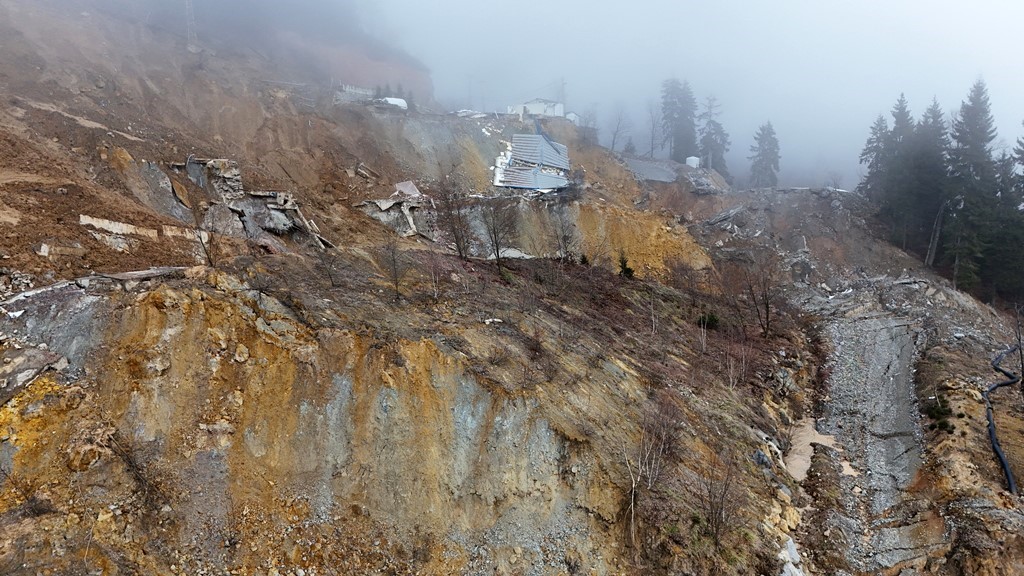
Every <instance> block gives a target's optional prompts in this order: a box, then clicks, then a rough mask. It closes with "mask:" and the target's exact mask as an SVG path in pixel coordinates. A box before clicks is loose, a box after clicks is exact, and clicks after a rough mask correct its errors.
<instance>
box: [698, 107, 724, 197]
mask: <svg viewBox="0 0 1024 576" xmlns="http://www.w3.org/2000/svg"><path fill="white" fill-rule="evenodd" d="M700 120H701V121H702V122H703V126H701V129H700V142H699V150H700V158H701V162H702V165H703V166H704V167H705V168H711V169H713V170H715V171H717V172H718V173H719V174H721V175H722V178H725V181H726V182H728V183H730V184H731V183H732V176H731V175H730V174H729V167H728V166H726V164H725V153H726V152H728V151H729V146H730V144H731V143H730V142H729V134H727V133H726V131H725V128H724V127H723V126H722V124H721V123H720V122H719V121H718V100H717V99H716V98H715V97H714V96H709V97H708V99H707V100H706V101H705V103H704V112H702V113H701V115H700Z"/></svg>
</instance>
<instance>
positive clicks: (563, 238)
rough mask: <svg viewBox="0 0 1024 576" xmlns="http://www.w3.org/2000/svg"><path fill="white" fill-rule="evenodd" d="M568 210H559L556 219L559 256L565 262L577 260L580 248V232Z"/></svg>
mask: <svg viewBox="0 0 1024 576" xmlns="http://www.w3.org/2000/svg"><path fill="white" fill-rule="evenodd" d="M567 210H568V208H563V209H561V210H559V211H558V213H557V214H556V216H555V221H554V235H555V246H556V247H557V249H558V258H559V260H561V261H563V262H566V261H570V262H571V261H575V260H576V254H577V253H579V250H580V239H579V232H578V231H577V230H576V224H575V223H573V221H572V218H571V217H570V215H569V214H568V212H567Z"/></svg>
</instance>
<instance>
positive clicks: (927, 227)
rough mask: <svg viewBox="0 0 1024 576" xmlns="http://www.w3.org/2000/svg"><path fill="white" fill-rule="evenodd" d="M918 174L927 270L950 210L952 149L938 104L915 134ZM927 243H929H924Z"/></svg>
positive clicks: (933, 103) (932, 262)
mask: <svg viewBox="0 0 1024 576" xmlns="http://www.w3.org/2000/svg"><path fill="white" fill-rule="evenodd" d="M914 138H915V140H916V144H915V147H914V149H915V157H914V167H915V173H916V188H917V189H916V194H915V206H916V209H917V211H918V213H919V214H920V215H921V218H922V219H923V222H924V231H923V233H922V238H921V243H922V244H923V243H924V242H927V248H925V252H924V254H925V261H924V263H925V266H928V267H931V266H933V265H934V263H935V258H936V256H937V254H938V248H939V238H941V235H942V224H943V220H944V219H945V214H946V211H947V210H948V207H949V201H950V198H949V190H950V186H949V169H948V159H947V158H946V151H947V150H948V149H949V132H948V131H947V129H946V120H945V114H943V112H942V107H941V106H939V103H938V101H936V100H934V99H933V100H932V104H931V106H929V107H928V109H927V110H925V112H924V116H922V117H921V120H920V121H919V122H918V123H917V128H916V130H915V132H914ZM925 239H927V240H925Z"/></svg>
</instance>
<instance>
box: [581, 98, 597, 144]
mask: <svg viewBox="0 0 1024 576" xmlns="http://www.w3.org/2000/svg"><path fill="white" fill-rule="evenodd" d="M597 142H598V129H597V109H596V108H594V107H590V108H587V109H586V110H585V111H584V112H583V115H582V116H580V143H581V144H582V145H583V146H597Z"/></svg>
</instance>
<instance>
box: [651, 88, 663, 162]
mask: <svg viewBox="0 0 1024 576" xmlns="http://www.w3.org/2000/svg"><path fill="white" fill-rule="evenodd" d="M647 122H648V127H649V128H650V131H651V149H650V150H649V151H648V152H647V157H648V158H651V159H653V158H654V151H655V150H656V149H657V145H658V142H661V141H662V137H661V131H662V125H661V107H660V106H659V105H658V103H657V102H655V101H654V100H649V101H648V102H647Z"/></svg>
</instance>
